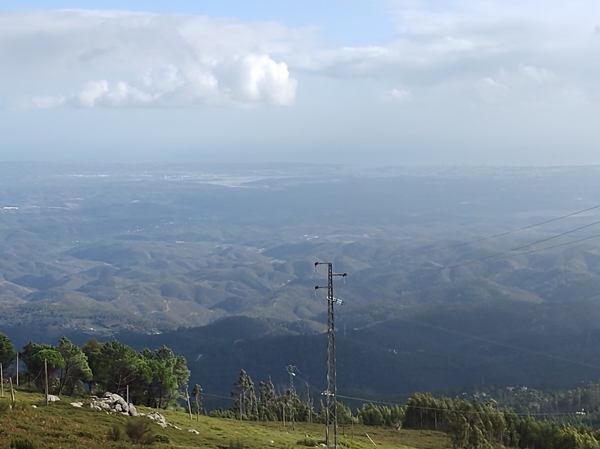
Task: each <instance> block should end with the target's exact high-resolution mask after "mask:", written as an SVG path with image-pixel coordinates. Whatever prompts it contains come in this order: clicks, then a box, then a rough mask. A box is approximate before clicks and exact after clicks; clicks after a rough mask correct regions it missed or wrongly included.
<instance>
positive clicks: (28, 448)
mask: <svg viewBox="0 0 600 449" xmlns="http://www.w3.org/2000/svg"><path fill="white" fill-rule="evenodd" d="M10 447H11V448H12V449H38V447H39V446H38V444H37V443H36V442H35V441H33V440H31V439H29V438H27V437H14V438H13V440H12V442H11V443H10Z"/></svg>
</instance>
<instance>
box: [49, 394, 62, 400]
mask: <svg viewBox="0 0 600 449" xmlns="http://www.w3.org/2000/svg"><path fill="white" fill-rule="evenodd" d="M56 401H60V398H59V397H58V396H54V395H53V394H49V395H48V402H56Z"/></svg>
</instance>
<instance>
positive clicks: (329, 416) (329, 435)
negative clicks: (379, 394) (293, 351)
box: [315, 262, 346, 449]
mask: <svg viewBox="0 0 600 449" xmlns="http://www.w3.org/2000/svg"><path fill="white" fill-rule="evenodd" d="M317 265H327V286H326V287H325V286H318V285H317V286H315V290H318V289H320V288H327V388H326V389H325V392H324V393H323V394H324V395H325V407H326V410H325V415H326V421H327V423H326V424H327V427H326V428H325V440H326V444H327V449H338V448H339V437H338V419H337V373H336V358H335V322H334V305H335V304H339V305H341V304H342V301H341V300H339V299H337V298H336V297H335V296H333V278H334V276H340V277H346V273H334V272H333V264H332V263H331V262H315V269H316V267H317Z"/></svg>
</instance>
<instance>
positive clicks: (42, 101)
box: [0, 10, 297, 108]
mask: <svg viewBox="0 0 600 449" xmlns="http://www.w3.org/2000/svg"><path fill="white" fill-rule="evenodd" d="M294 33H297V31H296V32H295V31H291V30H288V29H286V28H285V27H283V26H281V25H279V24H276V23H263V24H260V23H242V22H238V21H235V20H226V19H215V18H209V17H203V16H184V15H158V14H150V13H137V12H122V11H84V10H63V11H45V12H44V11H35V12H32V11H25V12H17V13H4V14H0V42H3V45H1V46H0V75H1V74H2V73H3V72H4V73H5V74H6V75H7V76H9V77H10V76H13V77H15V78H17V77H18V76H19V72H21V73H22V72H28V74H29V76H30V77H35V74H36V73H39V78H40V80H41V81H42V82H36V83H32V84H34V85H37V86H39V85H42V86H44V85H49V86H50V85H51V86H54V85H56V84H61V85H63V86H64V87H63V88H64V89H65V91H63V93H62V94H61V95H60V96H58V97H50V96H44V95H41V93H40V92H38V91H32V92H30V93H29V94H30V95H31V97H30V98H31V100H30V101H29V102H28V103H29V104H30V105H33V106H37V107H43V108H48V107H57V106H63V105H76V106H80V107H85V108H91V107H97V106H101V107H189V106H198V105H206V104H209V105H228V106H249V105H250V106H256V105H264V104H274V105H290V104H293V103H294V101H295V95H296V87H297V81H296V79H294V78H293V77H292V75H291V74H290V71H289V69H288V66H287V64H286V63H285V62H283V61H281V60H279V58H278V57H277V56H274V55H279V56H285V53H286V51H288V50H289V48H290V46H291V44H290V42H291V41H292V40H293V39H295V38H294ZM67 81H68V83H67ZM77 86H83V87H81V88H78V87H77ZM32 89H33V87H32ZM38 89H39V87H38ZM66 89H69V90H68V91H67V90H66ZM58 99H60V101H59V100H58Z"/></svg>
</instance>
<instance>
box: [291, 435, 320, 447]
mask: <svg viewBox="0 0 600 449" xmlns="http://www.w3.org/2000/svg"><path fill="white" fill-rule="evenodd" d="M318 444H319V443H318V442H317V440H313V439H312V438H308V437H307V438H304V439H302V440H298V441H297V442H296V445H298V446H308V447H315V446H317V445H318Z"/></svg>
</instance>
